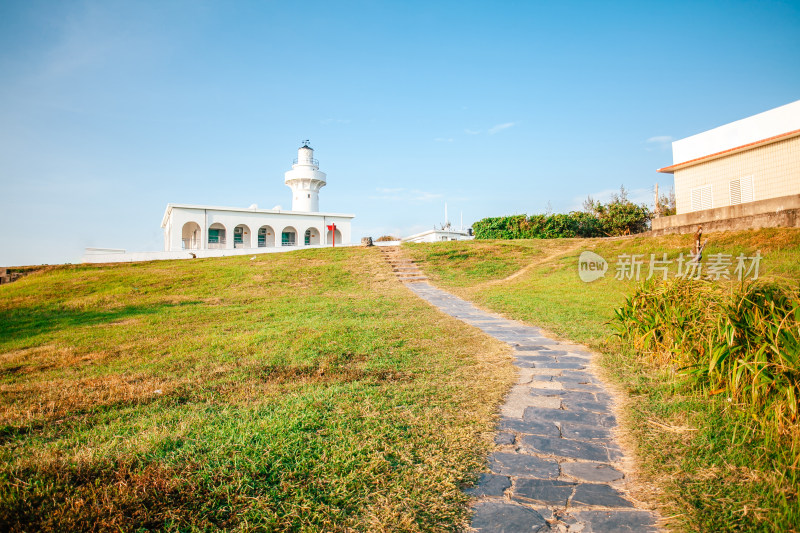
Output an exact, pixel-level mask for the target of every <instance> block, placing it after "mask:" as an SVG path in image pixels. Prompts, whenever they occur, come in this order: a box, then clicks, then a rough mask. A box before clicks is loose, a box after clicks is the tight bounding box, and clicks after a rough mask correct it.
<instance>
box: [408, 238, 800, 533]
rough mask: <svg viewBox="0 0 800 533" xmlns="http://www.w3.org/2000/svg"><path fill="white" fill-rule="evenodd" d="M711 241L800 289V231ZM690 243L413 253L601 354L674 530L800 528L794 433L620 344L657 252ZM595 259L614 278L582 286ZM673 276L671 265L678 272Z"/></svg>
mask: <svg viewBox="0 0 800 533" xmlns="http://www.w3.org/2000/svg"><path fill="white" fill-rule="evenodd" d="M706 237H707V238H708V239H709V244H708V246H707V248H706V250H705V254H704V256H705V259H704V262H708V261H709V260H710V258H711V257H712V256H713V255H714V254H720V253H721V254H725V255H730V256H731V257H734V258H735V257H736V256H738V255H739V254H740V253H741V254H745V255H746V256H754V255H755V254H756V252H757V251H760V253H761V255H763V260H762V261H761V264H760V272H759V277H760V279H762V280H779V281H780V282H782V283H787V284H790V285H793V286H794V287H797V286H798V281H800V230H797V229H765V230H759V231H747V232H726V233H712V234H707V235H706ZM691 240H692V236H691V235H683V236H663V237H656V238H652V237H630V238H616V239H560V240H555V241H542V240H519V241H461V242H447V243H436V244H429V245H408V246H406V250H407V251H408V253H409V255H411V256H412V257H414V258H415V259H416V260H417V261H418V262H419V263H420V266H421V268H422V269H423V270H424V271H425V272H426V274H427V275H428V276H429V277H430V278H431V279H432V281H433V283H435V284H437V285H440V286H442V287H444V288H447V289H449V290H451V291H452V292H455V293H457V294H459V295H460V296H462V297H465V298H467V299H470V300H472V301H475V302H476V303H478V304H479V305H482V306H483V307H486V308H489V309H491V310H494V311H497V312H500V313H503V314H505V315H507V316H509V317H512V318H515V319H519V320H523V321H525V322H528V323H530V324H535V325H538V326H542V327H544V328H545V329H547V330H549V331H550V332H551V333H553V334H554V335H556V336H557V337H561V338H565V339H571V340H573V341H577V342H581V343H585V344H587V345H589V346H591V347H592V348H594V349H595V350H597V351H599V352H601V353H602V354H603V356H602V358H601V361H600V362H601V365H602V366H603V368H604V369H605V372H606V374H607V377H608V378H609V379H610V380H611V381H612V382H613V383H614V384H616V386H617V387H618V388H619V389H620V390H621V391H623V393H624V396H625V397H626V398H627V399H626V404H627V405H626V416H625V417H624V420H623V425H624V428H623V429H624V430H625V432H626V434H627V437H628V438H630V439H631V441H632V442H633V443H634V448H635V450H636V452H637V456H638V464H639V466H640V469H641V472H640V479H641V480H642V481H643V486H642V491H641V494H639V496H640V497H641V498H647V499H650V500H651V501H653V502H655V503H657V504H658V505H660V506H661V508H662V514H663V516H665V517H671V519H670V520H669V521H668V522H669V525H670V526H671V527H672V528H673V529H676V530H686V531H731V530H745V531H798V530H800V502H798V492H799V490H800V486H798V479H800V475H799V474H800V449H798V443H800V432H798V430H797V426H795V428H794V429H793V430H792V431H793V433H792V434H790V435H778V436H776V435H775V434H774V432H772V431H770V430H769V429H768V428H767V429H765V428H764V427H763V425H762V424H761V423H760V422H761V421H760V420H754V419H753V415H754V412H753V411H752V410H749V409H748V408H747V406H745V405H739V404H737V403H736V402H732V401H731V398H730V397H726V396H725V395H722V394H720V395H714V394H707V393H706V392H704V391H702V390H697V389H696V388H694V387H691V386H689V385H688V384H687V383H686V382H685V376H684V375H683V374H682V373H681V372H680V369H679V368H676V367H675V366H672V365H668V364H659V363H657V362H654V361H652V360H650V359H648V358H647V357H643V356H642V354H640V353H637V352H636V351H635V350H633V349H632V348H631V347H630V346H628V345H624V344H623V343H621V342H620V340H619V339H618V338H615V337H613V334H614V333H615V330H614V328H613V327H612V323H611V321H612V319H613V318H614V316H615V315H614V309H616V308H618V307H620V306H622V305H623V304H624V303H625V299H626V297H627V296H628V295H630V294H631V293H633V292H634V291H635V290H636V289H637V287H639V286H640V285H641V283H642V281H641V280H644V278H646V277H647V275H648V273H649V272H648V270H649V267H648V263H649V259H650V254H655V256H656V257H657V258H662V254H663V253H665V252H666V253H668V258H669V259H673V260H674V259H675V258H676V257H677V256H678V255H679V253H680V252H683V253H684V254H685V253H687V251H688V250H689V248H690V247H691ZM587 250H588V251H593V252H595V253H597V254H599V255H600V256H602V257H604V258H605V259H606V260H607V261H608V262H609V263H610V267H609V271H608V272H607V273H606V275H605V277H603V278H601V279H599V280H597V281H594V282H592V283H584V282H582V281H581V280H580V279H579V277H578V257H579V255H580V254H581V252H583V251H587ZM626 254H627V255H628V256H630V255H633V254H641V255H642V256H643V258H644V265H643V267H642V271H641V273H642V275H641V280H640V281H636V280H635V279H621V280H619V279H615V274H616V271H615V267H616V265H618V264H619V262H620V260H619V258H620V256H623V257H624V256H625V255H626ZM734 267H735V261H734V265H731V268H730V273H731V277H732V278H733V279H732V280H725V279H721V280H718V281H713V282H711V283H717V284H720V285H723V286H727V287H730V288H732V289H733V288H735V286H737V285H738V283H739V282H738V280H736V276H735V274H734ZM676 269H677V265H676V264H674V263H673V264H672V270H671V271H670V275H674V273H675V272H676ZM656 274H657V275H658V272H656ZM750 277H752V274H751V275H750ZM690 318H691V317H690ZM797 371H798V373H800V365H798V370H797ZM796 378H797V376H795V379H796Z"/></svg>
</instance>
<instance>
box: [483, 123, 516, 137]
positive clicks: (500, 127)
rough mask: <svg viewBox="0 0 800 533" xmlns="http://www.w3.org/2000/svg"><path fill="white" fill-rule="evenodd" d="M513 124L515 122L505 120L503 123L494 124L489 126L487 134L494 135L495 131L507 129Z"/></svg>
mask: <svg viewBox="0 0 800 533" xmlns="http://www.w3.org/2000/svg"><path fill="white" fill-rule="evenodd" d="M514 124H516V122H506V123H504V124H498V125H496V126H492V127H491V128H489V135H494V134H495V133H498V132H500V131H503V130H507V129H508V128H511V127H513V126H514Z"/></svg>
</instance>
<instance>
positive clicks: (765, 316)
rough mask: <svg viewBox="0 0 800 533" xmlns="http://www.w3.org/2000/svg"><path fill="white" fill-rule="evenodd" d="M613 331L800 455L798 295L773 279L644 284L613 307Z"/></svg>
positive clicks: (799, 325)
mask: <svg viewBox="0 0 800 533" xmlns="http://www.w3.org/2000/svg"><path fill="white" fill-rule="evenodd" d="M612 325H613V326H614V327H615V329H616V330H617V334H618V335H619V336H620V337H621V338H622V339H623V341H626V342H627V343H629V345H631V346H632V347H633V348H634V349H635V350H637V351H638V352H639V353H640V354H641V355H643V356H646V357H650V358H652V359H653V360H654V361H655V362H657V363H661V364H671V365H673V366H675V367H676V368H677V369H678V370H680V371H681V373H682V374H684V375H685V376H687V378H688V379H689V382H690V383H691V384H693V385H695V386H697V387H699V388H701V389H702V390H703V391H705V392H706V393H707V394H723V393H724V394H726V395H728V397H729V398H730V399H731V401H732V402H736V403H739V404H742V405H743V406H744V407H745V408H746V409H748V410H750V411H751V414H752V416H753V417H754V418H756V419H757V420H758V421H759V422H760V423H761V424H762V425H764V427H765V428H766V429H768V430H769V432H770V433H774V434H775V435H776V436H777V437H779V438H780V439H781V440H784V439H788V443H789V446H790V448H791V449H790V451H791V455H792V456H794V457H798V456H800V453H798V451H800V450H798V443H800V424H799V423H798V398H800V292H798V289H797V288H795V287H788V286H786V285H782V284H779V283H775V282H751V283H748V284H742V285H741V286H727V285H724V284H719V283H712V282H706V281H696V280H684V279H680V278H678V279H674V280H670V281H666V282H662V281H660V282H653V283H646V284H644V285H642V286H641V287H639V288H638V289H637V290H636V291H635V292H634V294H633V295H631V296H630V297H628V298H627V299H626V301H625V304H624V305H623V306H622V307H621V308H619V309H617V310H616V317H615V318H614V320H613V321H612Z"/></svg>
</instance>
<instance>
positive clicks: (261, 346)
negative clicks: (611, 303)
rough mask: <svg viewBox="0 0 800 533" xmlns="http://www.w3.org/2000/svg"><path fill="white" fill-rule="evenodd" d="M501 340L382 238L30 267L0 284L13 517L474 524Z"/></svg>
mask: <svg viewBox="0 0 800 533" xmlns="http://www.w3.org/2000/svg"><path fill="white" fill-rule="evenodd" d="M505 350H506V348H505V347H504V345H502V344H501V343H499V342H496V341H494V340H493V339H490V338H489V337H487V336H485V335H482V334H480V333H478V332H476V331H474V330H473V329H472V328H469V327H467V326H465V325H463V324H461V323H460V322H458V321H456V320H454V319H451V318H449V317H446V316H444V315H442V314H440V313H437V312H436V311H435V310H433V309H432V308H431V307H430V306H428V305H427V304H425V303H424V302H422V301H420V300H419V299H417V298H416V297H414V296H413V295H411V294H410V293H409V292H408V291H407V290H406V289H405V288H403V287H402V286H401V285H400V284H399V283H398V282H397V281H396V280H395V279H394V276H393V274H392V273H391V271H390V269H389V267H388V265H387V264H386V263H384V262H383V260H382V259H381V258H380V257H379V254H378V253H376V252H375V251H374V250H368V249H355V248H350V249H337V250H307V251H300V252H294V253H291V254H270V255H262V256H258V257H257V258H256V259H255V260H252V261H251V260H250V258H249V257H230V258H218V259H207V260H192V261H172V262H154V263H141V264H130V265H99V266H73V267H61V268H54V269H48V270H44V271H40V272H35V273H31V274H29V275H28V276H26V277H24V278H22V279H21V280H19V281H17V282H15V283H13V284H10V285H4V286H2V287H0V465H2V466H0V524H2V529H4V530H5V529H11V530H19V531H21V530H32V529H33V530H58V531H67V530H88V531H92V530H97V531H100V530H111V529H114V530H117V529H121V530H126V531H127V530H138V529H165V530H181V531H199V530H215V529H234V530H265V531H384V530H405V531H451V530H453V529H457V528H458V527H460V525H462V524H463V522H464V520H465V519H466V516H467V510H466V502H467V499H466V497H465V496H464V494H463V493H462V491H461V488H462V486H463V485H464V484H466V483H469V482H470V481H471V480H472V476H473V475H474V474H473V473H474V472H475V471H477V470H480V467H481V465H482V461H483V458H484V456H485V453H486V452H487V450H488V449H489V447H490V445H491V431H492V429H493V417H494V416H495V415H494V412H495V408H496V406H497V404H498V402H499V401H500V400H501V399H502V395H503V393H504V392H505V390H507V388H508V386H509V385H510V383H511V381H513V370H512V367H511V365H510V364H509V361H508V359H507V357H506V356H505V353H506V352H505Z"/></svg>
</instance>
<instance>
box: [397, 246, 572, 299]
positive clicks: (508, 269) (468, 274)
mask: <svg viewBox="0 0 800 533" xmlns="http://www.w3.org/2000/svg"><path fill="white" fill-rule="evenodd" d="M578 241H579V239H551V240H545V239H529V240H516V241H502V240H488V241H446V242H437V243H432V244H405V245H403V250H404V251H405V252H406V253H407V254H408V255H409V257H411V258H412V259H414V260H415V261H420V262H422V263H424V264H425V270H426V273H427V274H428V276H430V277H431V279H432V280H433V281H434V282H436V283H439V284H440V285H442V286H445V287H450V288H458V287H471V286H474V285H475V284H476V283H481V282H487V281H492V280H501V279H503V278H505V277H507V276H510V275H512V274H514V273H515V272H517V271H519V270H520V269H521V268H523V267H525V266H527V265H529V264H531V263H532V262H536V261H541V260H543V259H544V258H546V257H548V255H550V254H553V253H557V252H558V251H561V250H564V249H568V248H570V247H571V246H574V245H575V243H576V242H578Z"/></svg>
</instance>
